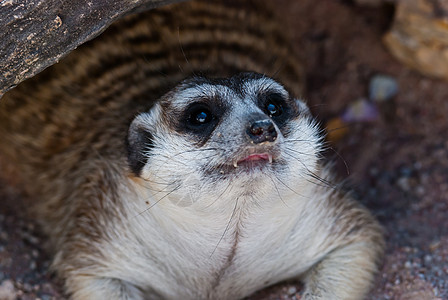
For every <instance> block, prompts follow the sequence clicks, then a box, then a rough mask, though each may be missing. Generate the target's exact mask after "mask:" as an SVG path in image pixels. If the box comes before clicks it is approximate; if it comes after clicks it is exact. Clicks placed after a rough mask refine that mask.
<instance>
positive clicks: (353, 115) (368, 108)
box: [342, 98, 379, 123]
mask: <svg viewBox="0 0 448 300" xmlns="http://www.w3.org/2000/svg"><path fill="white" fill-rule="evenodd" d="M378 115H379V114H378V109H377V107H376V105H375V103H373V102H370V101H368V100H366V99H364V98H361V99H358V100H356V101H354V102H352V103H350V105H349V106H348V107H347V109H346V110H345V112H344V114H343V115H342V120H343V121H344V122H346V123H352V122H371V121H375V120H377V119H378Z"/></svg>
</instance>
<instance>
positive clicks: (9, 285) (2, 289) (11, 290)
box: [0, 280, 18, 300]
mask: <svg viewBox="0 0 448 300" xmlns="http://www.w3.org/2000/svg"><path fill="white" fill-rule="evenodd" d="M17 296H18V295H17V291H16V288H15V287H14V283H13V282H12V280H5V281H3V282H2V283H1V284H0V299H2V300H14V299H16V297H17Z"/></svg>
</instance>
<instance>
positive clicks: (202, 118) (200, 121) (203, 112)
mask: <svg viewBox="0 0 448 300" xmlns="http://www.w3.org/2000/svg"><path fill="white" fill-rule="evenodd" d="M213 118H214V116H213V114H212V112H211V111H210V109H209V108H208V107H207V106H206V105H204V104H193V105H192V106H191V107H190V108H189V109H188V117H187V122H188V124H189V125H190V126H194V127H198V126H201V125H205V124H208V123H210V122H211V121H212V120H213Z"/></svg>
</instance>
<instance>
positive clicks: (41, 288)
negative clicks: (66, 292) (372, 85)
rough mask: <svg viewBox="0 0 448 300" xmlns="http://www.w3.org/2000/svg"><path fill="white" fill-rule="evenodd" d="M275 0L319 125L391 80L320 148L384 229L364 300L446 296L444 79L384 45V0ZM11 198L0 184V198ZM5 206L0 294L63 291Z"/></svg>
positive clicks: (280, 290)
mask: <svg viewBox="0 0 448 300" xmlns="http://www.w3.org/2000/svg"><path fill="white" fill-rule="evenodd" d="M277 1H278V3H279V12H280V13H282V14H284V16H285V20H286V22H287V23H288V25H289V28H290V29H291V30H290V31H291V32H292V33H293V35H294V36H293V37H294V43H295V44H296V46H297V49H298V51H301V52H303V53H304V57H305V58H306V59H305V61H306V64H307V70H308V84H307V86H308V91H307V93H306V95H305V97H306V99H307V100H308V103H309V105H310V106H311V108H312V110H313V112H314V113H315V115H316V116H317V117H318V118H319V120H321V121H322V123H325V122H327V121H328V120H331V119H333V118H335V117H337V116H340V115H341V113H342V112H343V111H344V109H346V107H349V106H350V104H351V103H353V102H354V101H355V100H357V99H359V98H362V97H366V96H367V94H368V85H369V82H370V80H371V79H372V77H373V76H375V75H377V74H386V75H390V76H392V77H393V78H395V79H396V80H397V82H398V85H399V93H398V95H397V96H396V97H395V98H393V99H391V100H389V101H388V102H387V103H386V104H384V105H381V107H380V116H379V118H378V119H377V120H374V121H371V122H354V123H351V124H348V125H347V126H346V128H345V130H346V131H347V133H346V134H345V135H344V136H343V137H342V138H341V139H339V140H338V141H333V144H332V148H333V149H334V151H333V150H329V151H328V156H329V157H330V159H334V160H335V161H336V168H337V170H338V172H339V175H340V176H341V177H342V178H347V181H348V182H349V184H350V185H351V186H352V188H353V189H354V191H355V194H356V196H357V197H358V198H359V199H360V201H362V202H363V203H364V204H365V205H366V206H367V207H369V208H370V209H371V210H372V211H373V212H374V214H375V215H376V216H377V217H378V219H379V220H380V222H381V223H382V224H383V226H384V228H385V234H386V238H387V245H388V246H387V253H386V257H385V260H384V265H383V267H382V269H381V271H380V273H379V274H378V279H377V282H376V283H375V286H374V288H373V291H372V293H371V295H370V297H369V299H406V300H414V299H415V300H417V299H418V300H422V299H448V280H447V279H448V218H447V216H448V204H447V197H448V140H447V138H446V136H447V135H448V133H447V132H448V121H447V120H446V116H447V115H448V83H447V82H443V81H440V80H434V79H429V78H425V77H423V76H421V75H419V74H418V73H417V72H414V71H412V70H410V69H408V68H406V67H405V66H402V65H401V64H400V63H398V62H397V61H396V60H395V59H394V58H393V57H392V56H391V55H390V54H389V53H388V52H387V50H386V49H385V48H384V46H383V44H382V42H381V37H382V35H383V34H384V32H385V31H386V30H387V28H388V26H389V25H390V21H391V18H392V17H393V9H392V8H391V7H382V8H377V9H372V8H369V9H367V8H360V7H356V6H355V5H353V4H352V2H351V1H349V0H347V1H344V0H341V1H336V0H319V2H317V1H314V0H301V1H294V0H277ZM336 152H337V153H338V154H335V153H336ZM346 165H347V166H348V170H347V167H346ZM17 198H18V196H17V194H16V192H15V191H14V190H13V189H12V188H10V187H8V186H6V184H4V183H3V184H1V183H0V199H1V201H2V202H3V203H16V202H17ZM8 200H10V201H8ZM12 206H13V207H12V208H11V207H10V206H9V205H2V207H0V300H3V299H36V298H39V299H63V296H62V295H61V293H60V284H59V283H58V282H57V281H56V280H55V279H54V278H52V276H51V274H50V273H49V272H48V271H47V270H48V266H49V260H48V258H47V257H46V256H45V253H44V252H43V251H42V249H41V248H40V247H39V245H41V240H42V239H41V237H39V235H38V234H37V233H36V230H35V226H34V225H33V223H32V222H30V221H28V220H25V219H23V218H21V217H20V213H18V211H19V212H20V209H19V210H18V209H17V205H12ZM300 290H301V286H300V284H299V283H284V284H280V285H277V286H275V287H271V288H269V289H266V290H264V291H261V292H259V293H258V294H256V295H254V296H252V297H250V299H300Z"/></svg>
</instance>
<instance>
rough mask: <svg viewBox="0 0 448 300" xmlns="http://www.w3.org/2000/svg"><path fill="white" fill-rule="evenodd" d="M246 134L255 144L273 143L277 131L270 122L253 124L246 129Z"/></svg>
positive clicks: (260, 121)
mask: <svg viewBox="0 0 448 300" xmlns="http://www.w3.org/2000/svg"><path fill="white" fill-rule="evenodd" d="M247 134H248V135H249V137H250V139H251V140H252V141H253V142H254V143H255V144H260V143H263V142H271V143H272V142H273V141H275V140H276V139H277V130H276V129H275V126H274V124H273V123H272V121H271V120H268V119H266V120H259V121H255V122H253V123H252V124H251V125H250V126H249V128H248V129H247Z"/></svg>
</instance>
